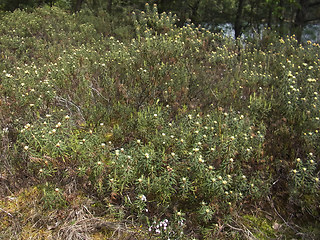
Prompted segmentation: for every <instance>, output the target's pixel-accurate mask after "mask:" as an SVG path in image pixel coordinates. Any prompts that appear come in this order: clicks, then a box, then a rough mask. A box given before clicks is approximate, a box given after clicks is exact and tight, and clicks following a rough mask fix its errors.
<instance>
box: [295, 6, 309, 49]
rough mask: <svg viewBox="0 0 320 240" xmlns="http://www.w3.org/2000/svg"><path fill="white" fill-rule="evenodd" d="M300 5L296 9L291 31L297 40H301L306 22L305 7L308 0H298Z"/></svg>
mask: <svg viewBox="0 0 320 240" xmlns="http://www.w3.org/2000/svg"><path fill="white" fill-rule="evenodd" d="M299 3H300V7H299V8H298V9H297V12H296V17H295V19H294V23H293V33H294V34H295V35H296V38H297V40H298V42H299V43H300V42H301V38H302V32H303V28H304V26H305V23H306V9H307V4H308V1H306V0H300V2H299Z"/></svg>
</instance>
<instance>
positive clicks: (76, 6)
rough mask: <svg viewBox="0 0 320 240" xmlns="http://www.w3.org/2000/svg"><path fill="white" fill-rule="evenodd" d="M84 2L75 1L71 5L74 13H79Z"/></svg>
mask: <svg viewBox="0 0 320 240" xmlns="http://www.w3.org/2000/svg"><path fill="white" fill-rule="evenodd" d="M83 2H84V0H75V1H74V2H73V3H74V4H73V11H74V12H79V11H80V9H81V6H82V3H83Z"/></svg>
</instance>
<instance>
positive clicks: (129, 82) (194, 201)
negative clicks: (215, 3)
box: [0, 5, 320, 239]
mask: <svg viewBox="0 0 320 240" xmlns="http://www.w3.org/2000/svg"><path fill="white" fill-rule="evenodd" d="M131 17H132V18H131V19H132V20H130V21H131V22H130V25H129V27H127V28H122V29H119V28H118V29H113V27H112V25H108V24H106V25H105V26H106V28H107V29H108V30H109V31H110V32H103V34H101V32H102V31H101V26H102V25H103V24H105V23H106V21H107V19H106V18H103V17H97V16H96V15H88V12H83V11H80V12H79V13H77V14H73V15H70V14H68V13H66V12H65V11H64V10H61V9H60V8H57V7H52V8H50V7H44V8H38V9H35V10H34V11H33V12H26V11H21V10H16V11H14V12H13V13H6V14H5V15H4V16H3V18H2V21H1V25H0V54H1V55H0V58H1V59H2V61H1V62H0V125H1V126H0V139H1V146H0V156H1V158H0V159H1V160H0V184H1V185H0V186H1V188H0V194H1V195H0V196H1V199H0V216H1V220H0V221H1V223H0V237H3V238H6V239H8V238H12V239H15V238H17V239H29V238H31V239H40V238H43V237H44V238H48V239H50V238H54V239H56V238H61V239H87V238H89V237H90V236H91V237H93V238H94V237H95V238H97V239H104V238H103V237H105V238H106V237H111V236H112V237H114V238H116V235H113V234H112V233H113V232H114V231H116V230H117V231H120V232H122V234H123V235H121V237H120V238H123V237H124V236H130V235H131V236H135V237H137V238H140V239H145V238H160V239H169V238H170V239H190V238H208V239H216V238H223V239H226V238H232V239H236V238H239V239H243V238H245V237H247V238H250V239H252V238H257V239H270V238H278V237H281V236H288V237H300V236H303V237H304V238H306V239H308V238H309V239H310V238H311V239H312V238H316V237H317V236H319V231H318V230H317V229H319V221H318V220H319V212H320V208H319V206H320V205H319V204H320V202H319V199H320V198H319V194H320V189H319V156H320V147H319V144H318V143H319V138H320V135H319V134H320V133H319V126H320V124H319V122H320V119H319V117H320V116H319V113H320V109H319V105H320V102H319V96H318V95H319V92H320V84H319V76H320V61H319V54H320V46H319V45H318V44H312V43H311V42H308V43H307V44H306V45H304V46H302V45H300V44H298V42H297V40H296V39H295V38H294V37H285V38H279V37H277V35H276V34H275V33H274V32H272V31H270V32H265V33H266V35H263V36H256V37H253V38H252V39H249V40H248V39H247V40H239V39H238V40H237V41H234V40H233V39H231V38H227V37H223V36H222V35H220V34H214V33H211V32H209V31H207V30H206V29H203V28H200V27H195V25H193V24H188V25H185V26H183V27H178V26H176V25H175V24H176V23H177V17H176V16H175V15H173V14H171V13H168V14H166V13H162V14H158V10H157V7H156V6H149V5H146V11H144V12H136V13H133V14H132V16H131ZM128 21H129V20H128ZM109 28H110V29H109ZM130 29H133V31H134V33H133V34H127V35H126V30H130ZM112 30H116V31H115V32H112ZM105 31H106V30H105ZM112 35H114V36H112ZM133 35H134V38H132V39H128V37H131V36H133ZM119 36H120V37H121V39H123V40H122V41H120V40H118V39H117V37H119ZM26 203H29V205H27V204H26ZM129 225H130V227H126V226H129ZM140 225H141V226H140Z"/></svg>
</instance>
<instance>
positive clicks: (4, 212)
mask: <svg viewBox="0 0 320 240" xmlns="http://www.w3.org/2000/svg"><path fill="white" fill-rule="evenodd" d="M0 210H1V211H2V212H4V213H6V214H8V215H9V216H10V217H12V218H13V215H12V214H11V213H9V212H7V211H6V210H4V209H2V208H0Z"/></svg>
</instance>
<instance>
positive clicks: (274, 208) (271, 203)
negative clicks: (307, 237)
mask: <svg viewBox="0 0 320 240" xmlns="http://www.w3.org/2000/svg"><path fill="white" fill-rule="evenodd" d="M267 199H268V201H269V202H270V205H271V207H272V208H273V210H274V211H275V213H276V214H277V215H278V217H280V218H281V219H282V221H283V222H284V223H285V224H286V225H287V226H288V227H289V228H291V229H292V230H293V231H294V232H298V231H297V230H296V229H294V228H293V227H292V226H290V225H289V223H287V221H286V220H284V218H283V217H282V216H281V215H280V213H279V212H278V211H277V209H276V207H275V206H274V203H273V201H272V200H271V199H270V197H269V196H268V197H267Z"/></svg>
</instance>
